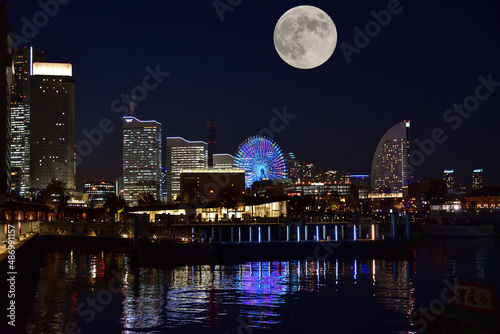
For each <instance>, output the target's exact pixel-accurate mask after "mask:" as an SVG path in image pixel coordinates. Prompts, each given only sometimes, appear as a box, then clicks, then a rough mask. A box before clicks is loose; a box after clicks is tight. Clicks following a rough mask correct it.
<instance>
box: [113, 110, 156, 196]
mask: <svg viewBox="0 0 500 334" xmlns="http://www.w3.org/2000/svg"><path fill="white" fill-rule="evenodd" d="M161 138H162V137H161V124H160V123H158V122H157V121H141V120H138V119H137V118H135V117H133V116H124V117H123V192H124V199H125V201H127V203H129V204H132V205H136V204H137V203H138V201H139V197H140V196H143V197H144V198H145V199H146V201H148V198H151V197H150V196H151V195H152V196H153V197H154V198H155V199H156V200H161V173H162V170H161V167H162V166H161V163H162V161H161Z"/></svg>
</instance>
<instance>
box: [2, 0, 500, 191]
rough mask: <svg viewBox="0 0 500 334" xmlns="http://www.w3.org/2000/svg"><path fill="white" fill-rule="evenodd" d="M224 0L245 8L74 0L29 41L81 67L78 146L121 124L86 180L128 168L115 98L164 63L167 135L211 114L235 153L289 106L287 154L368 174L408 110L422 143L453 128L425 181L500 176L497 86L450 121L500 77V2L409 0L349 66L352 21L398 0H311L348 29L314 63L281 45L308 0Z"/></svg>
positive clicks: (159, 115)
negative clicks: (276, 39) (450, 174)
mask: <svg viewBox="0 0 500 334" xmlns="http://www.w3.org/2000/svg"><path fill="white" fill-rule="evenodd" d="M45 1H46V0H45ZM60 1H61V2H68V0H65V1H62V0H60ZM220 2H221V3H228V2H231V3H233V4H237V3H239V2H240V4H239V5H237V6H235V7H233V10H232V11H226V12H225V13H224V15H223V17H224V20H223V21H221V19H220V17H219V15H218V14H217V12H216V10H215V9H214V6H213V2H212V1H210V0H208V1H207V0H205V1H163V0H162V1H160V0H155V1H152V0H142V1H140V2H139V1H126V0H123V1H116V0H107V1H95V0H90V1H87V0H86V1H83V0H71V1H69V2H68V3H67V4H64V5H59V8H58V12H57V14H55V15H54V17H52V18H50V19H49V20H48V22H47V24H46V25H44V26H42V27H40V28H38V32H37V33H36V34H34V36H33V37H31V36H30V37H29V38H27V39H28V40H29V42H28V45H33V46H35V47H36V49H37V50H38V51H41V50H43V51H45V53H46V54H47V61H52V62H70V63H72V64H73V74H74V77H75V81H76V129H75V131H76V138H77V142H78V141H80V140H82V139H84V136H83V134H82V131H83V130H84V129H87V130H91V129H95V128H98V126H99V122H100V121H101V120H102V119H103V118H109V119H111V120H112V122H113V124H114V125H115V130H114V131H113V132H112V133H110V134H106V135H105V136H104V140H103V142H102V143H101V144H100V145H97V146H95V147H93V150H92V153H91V154H90V155H89V156H87V157H85V158H83V160H82V162H81V164H80V165H79V166H78V171H77V174H78V177H77V181H78V183H77V185H78V188H82V187H83V180H84V179H87V180H88V179H94V178H102V177H104V178H107V179H112V178H115V177H117V176H121V133H122V126H121V120H120V117H119V116H120V114H119V113H115V112H113V110H112V108H111V104H112V102H113V101H114V100H115V99H119V98H120V96H121V94H130V92H131V90H132V89H133V88H134V87H135V86H137V85H142V81H143V78H144V76H145V75H146V74H147V71H146V69H145V68H146V67H147V66H150V67H151V68H155V67H156V66H157V64H159V67H160V70H161V71H165V72H169V73H170V75H169V76H168V77H167V78H165V79H164V81H163V83H161V84H160V85H159V86H158V87H157V88H156V89H154V90H151V91H149V92H148V93H147V97H146V99H145V100H144V101H142V102H140V103H139V105H138V107H137V109H136V117H138V118H140V119H155V120H157V121H159V122H161V123H162V124H163V133H164V136H183V137H185V138H187V139H191V140H207V138H206V137H207V134H206V128H205V124H206V122H207V120H208V118H210V115H213V116H214V118H215V119H216V121H217V131H218V138H217V152H218V153H231V154H234V152H235V150H236V148H237V147H238V145H239V143H240V142H241V141H243V140H244V139H245V138H246V137H248V136H250V135H255V134H257V133H259V131H260V130H261V129H263V128H266V127H269V123H270V121H271V119H272V118H273V117H274V114H273V108H277V109H278V110H280V111H281V110H283V108H284V107H285V106H286V110H287V112H288V113H289V114H293V115H296V117H295V118H294V119H290V122H289V124H288V125H287V126H286V127H285V128H284V129H283V131H281V132H279V133H275V135H274V138H275V140H276V141H277V143H278V144H279V145H280V146H281V148H282V149H283V151H285V152H294V153H295V155H296V157H297V158H298V159H299V160H300V161H303V162H312V163H314V164H315V165H318V166H321V167H323V168H325V169H341V170H346V171H349V172H350V173H352V174H369V173H370V168H371V162H372V158H373V154H374V151H375V148H376V146H377V143H378V141H379V139H380V138H381V136H382V135H383V134H384V133H385V131H386V130H388V129H389V128H390V127H391V126H393V125H394V124H396V123H398V122H400V121H402V120H405V119H411V121H412V127H411V132H412V140H416V139H418V140H420V141H424V140H426V139H428V138H431V133H432V132H433V131H434V129H436V128H441V129H443V131H444V133H445V135H446V136H447V140H446V141H445V142H444V143H440V144H436V148H435V150H434V152H431V154H429V155H426V156H425V161H423V163H422V164H421V165H420V166H418V167H417V168H416V170H415V177H416V178H417V179H419V178H422V177H436V178H440V177H441V175H442V171H443V169H445V168H453V169H455V173H456V177H457V182H465V183H466V184H468V185H470V178H471V176H470V175H471V172H472V169H473V168H483V169H484V171H485V181H486V184H487V185H493V184H496V185H500V173H499V166H500V154H499V151H500V149H499V139H500V131H499V130H500V129H499V126H498V124H499V123H500V115H499V112H500V87H498V88H495V87H492V88H491V89H492V90H493V89H496V91H495V92H493V93H492V94H490V96H489V97H488V98H487V99H485V100H484V101H480V104H479V107H478V109H477V110H475V111H473V112H471V113H470V115H468V118H466V119H464V118H462V122H461V124H460V126H457V125H458V120H456V119H457V117H458V116H457V115H458V114H456V113H453V114H450V115H448V116H449V117H455V119H454V120H453V121H451V122H445V121H444V120H443V115H444V114H445V112H446V110H447V109H449V108H452V107H453V105H454V104H455V103H457V104H461V103H463V101H464V100H465V99H467V101H468V102H471V103H472V102H474V100H473V99H471V98H468V97H470V96H474V94H475V90H476V87H477V86H478V85H479V84H480V82H479V81H478V76H483V77H484V78H485V79H486V80H487V79H488V76H490V75H491V79H492V80H493V81H495V82H500V63H499V60H500V20H499V19H498V18H499V15H500V2H499V1H497V0H475V1H470V0H453V1H452V0H447V1H435V0H433V1H430V0H429V1H427V0H425V1H424V0H413V1H410V0H404V1H401V4H400V6H401V7H402V10H401V12H400V13H398V14H393V15H392V17H391V22H390V23H389V24H388V25H387V26H386V27H383V28H381V30H380V33H379V34H378V35H376V36H374V37H373V38H371V39H370V42H369V44H368V45H367V46H365V47H364V48H361V49H360V52H359V53H358V54H352V56H351V62H350V63H348V61H347V58H346V57H345V55H344V53H343V51H342V48H341V45H344V46H345V45H346V44H345V43H347V44H349V45H352V46H355V43H354V39H355V35H356V32H355V30H354V28H355V27H359V29H361V30H364V29H365V26H366V24H367V23H369V22H370V21H373V20H374V18H373V17H372V15H371V14H370V12H371V11H377V12H378V11H380V10H382V9H386V8H387V6H388V4H389V3H391V2H392V1H369V0H364V1H361V0H360V1H331V0H327V1H314V0H312V1H309V2H307V3H306V4H309V5H313V6H317V7H319V8H321V9H323V10H324V11H325V12H327V13H328V14H329V15H330V17H331V18H332V19H333V21H334V22H335V25H336V27H337V31H338V36H339V39H338V43H337V48H336V49H335V52H334V54H333V56H332V57H331V58H330V60H329V61H327V62H326V63H325V64H324V65H322V66H320V67H318V68H315V69H312V70H299V69H296V68H293V67H291V66H289V65H288V64H286V63H285V62H283V61H282V60H281V58H280V57H279V56H278V54H277V52H276V51H275V48H274V44H273V32H274V27H275V24H276V22H277V21H278V19H279V18H280V16H281V15H282V14H283V13H284V12H286V11H287V10H288V9H290V8H292V7H294V6H297V5H301V4H304V3H303V2H301V1H260V0H251V1H250V0H245V1H237V0H231V1H229V0H221V1H220ZM8 3H9V11H10V14H9V16H10V18H11V21H12V25H13V29H14V32H16V33H17V34H18V35H20V36H22V35H23V25H26V24H25V23H24V22H23V20H22V18H23V17H25V18H26V19H25V20H24V21H29V22H33V17H34V16H35V17H37V18H40V17H41V16H40V15H39V13H38V12H39V11H40V10H42V9H41V7H40V5H38V4H37V1H27V0H14V1H8ZM398 8H399V7H398ZM37 13H38V14H37ZM42 23H43V22H42ZM342 43H344V44H342ZM21 45H23V43H21ZM480 93H481V94H483V95H484V94H486V93H487V90H485V89H484V88H483V89H482V90H480ZM460 117H461V116H460ZM452 126H456V129H453V128H452ZM413 149H418V147H417V146H416V145H413Z"/></svg>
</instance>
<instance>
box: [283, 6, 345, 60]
mask: <svg viewBox="0 0 500 334" xmlns="http://www.w3.org/2000/svg"><path fill="white" fill-rule="evenodd" d="M336 46H337V28H336V27H335V24H334V23H333V21H332V19H331V18H330V16H328V14H326V13H325V12H324V11H322V10H321V9H319V8H317V7H314V6H298V7H294V8H292V9H290V10H289V11H287V12H286V13H285V14H283V15H282V16H281V17H280V19H279V20H278V23H276V27H275V28H274V47H275V48H276V51H277V52H278V54H279V55H280V57H281V59H283V60H284V61H285V62H286V63H287V64H289V65H290V66H293V67H296V68H300V69H311V68H315V67H318V66H320V65H322V64H323V63H324V62H326V61H327V60H328V59H329V58H330V57H331V55H332V54H333V51H334V50H335V47H336Z"/></svg>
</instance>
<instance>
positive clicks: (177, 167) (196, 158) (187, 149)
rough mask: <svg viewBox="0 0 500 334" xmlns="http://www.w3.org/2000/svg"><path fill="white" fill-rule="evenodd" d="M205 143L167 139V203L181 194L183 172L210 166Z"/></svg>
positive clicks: (176, 138)
mask: <svg viewBox="0 0 500 334" xmlns="http://www.w3.org/2000/svg"><path fill="white" fill-rule="evenodd" d="M207 146H208V145H207V143H206V142H204V141H190V140H186V139H184V138H182V137H167V201H169V202H171V201H173V200H176V199H177V197H178V196H180V194H181V170H185V169H204V168H207V166H208V148H207Z"/></svg>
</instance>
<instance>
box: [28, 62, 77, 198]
mask: <svg viewBox="0 0 500 334" xmlns="http://www.w3.org/2000/svg"><path fill="white" fill-rule="evenodd" d="M72 71H73V69H72V66H71V64H69V63H68V64H65V63H43V62H42V63H33V71H32V76H31V77H30V104H31V108H30V117H31V120H30V128H31V133H30V186H31V189H32V190H33V191H42V190H44V189H45V188H46V187H47V185H48V184H49V183H50V181H51V180H52V179H54V180H58V181H62V182H64V184H65V185H66V189H67V190H74V189H75V174H76V164H75V148H74V127H75V124H74V123H75V81H74V79H73V73H72Z"/></svg>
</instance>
